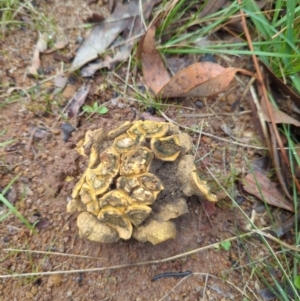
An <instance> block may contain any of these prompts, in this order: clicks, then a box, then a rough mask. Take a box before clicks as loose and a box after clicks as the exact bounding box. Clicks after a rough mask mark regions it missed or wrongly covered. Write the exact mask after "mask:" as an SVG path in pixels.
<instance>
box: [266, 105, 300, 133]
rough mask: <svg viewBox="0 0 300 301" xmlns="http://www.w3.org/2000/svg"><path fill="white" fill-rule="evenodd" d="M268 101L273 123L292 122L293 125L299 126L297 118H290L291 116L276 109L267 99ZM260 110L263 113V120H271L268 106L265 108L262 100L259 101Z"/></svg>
mask: <svg viewBox="0 0 300 301" xmlns="http://www.w3.org/2000/svg"><path fill="white" fill-rule="evenodd" d="M268 102H269V104H270V107H271V110H272V113H273V114H272V115H273V117H274V122H275V123H286V124H293V125H295V126H298V127H300V122H299V121H298V120H296V119H294V118H292V117H291V116H289V115H287V114H286V113H284V112H282V111H280V110H278V109H276V108H275V107H274V106H273V104H272V103H271V102H270V101H268ZM261 110H262V112H263V114H264V118H265V120H266V121H268V122H271V118H270V116H269V112H268V108H267V105H266V102H265V101H264V100H262V101H261Z"/></svg>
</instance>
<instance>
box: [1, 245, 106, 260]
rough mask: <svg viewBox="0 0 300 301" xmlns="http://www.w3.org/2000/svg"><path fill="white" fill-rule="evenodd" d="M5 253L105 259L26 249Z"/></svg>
mask: <svg viewBox="0 0 300 301" xmlns="http://www.w3.org/2000/svg"><path fill="white" fill-rule="evenodd" d="M3 251H7V252H20V253H21V252H24V253H33V254H46V255H55V256H66V257H68V256H69V257H78V258H88V259H97V260H103V259H105V258H100V257H94V256H86V255H76V254H67V253H60V252H50V251H48V252H47V251H36V250H24V249H11V248H8V249H3Z"/></svg>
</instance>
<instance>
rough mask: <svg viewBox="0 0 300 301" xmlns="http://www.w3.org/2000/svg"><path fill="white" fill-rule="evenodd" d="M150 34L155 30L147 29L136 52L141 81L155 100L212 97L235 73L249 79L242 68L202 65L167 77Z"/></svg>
mask: <svg viewBox="0 0 300 301" xmlns="http://www.w3.org/2000/svg"><path fill="white" fill-rule="evenodd" d="M154 35H155V27H151V28H150V29H149V30H148V32H147V33H146V35H145V37H144V39H143V40H142V42H141V46H140V49H139V51H138V53H139V56H140V57H141V59H142V66H143V76H144V79H145V82H146V84H147V85H148V87H149V88H150V89H151V90H152V91H153V92H154V94H156V95H157V96H158V97H187V96H196V97H208V96H213V95H216V94H218V93H220V92H223V91H224V90H226V88H227V87H228V86H229V85H230V83H231V81H232V80H233V78H234V76H235V74H236V73H237V72H241V73H243V74H246V75H249V76H253V74H252V73H251V72H249V71H247V70H245V69H240V68H224V67H222V66H221V65H218V64H215V63H211V62H202V63H196V64H193V65H191V66H189V67H187V68H184V69H182V70H181V71H179V72H178V73H176V74H175V75H174V76H173V77H172V78H170V76H169V74H168V72H167V70H166V68H165V66H164V62H163V60H162V58H161V56H160V54H159V52H158V51H157V49H156V47H155V39H154Z"/></svg>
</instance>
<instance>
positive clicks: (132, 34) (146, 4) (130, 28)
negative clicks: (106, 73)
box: [73, 0, 161, 76]
mask: <svg viewBox="0 0 300 301" xmlns="http://www.w3.org/2000/svg"><path fill="white" fill-rule="evenodd" d="M160 1H161V0H153V1H143V2H142V8H143V12H142V14H143V18H144V19H145V20H147V19H148V18H149V16H150V14H151V12H152V9H153V6H154V5H156V4H157V3H158V2H160ZM126 6H128V5H126ZM120 7H121V6H120V5H118V6H116V8H115V12H114V14H113V15H112V17H115V15H117V12H116V10H117V9H120ZM137 9H138V8H137ZM112 17H111V18H112ZM106 23H107V21H106ZM100 25H102V24H100ZM100 25H99V26H100ZM121 25H122V26H123V27H124V29H123V28H120V29H121V31H123V33H122V35H121V36H119V37H118V39H117V40H116V41H114V42H113V44H110V45H109V44H108V43H107V45H104V44H103V42H102V41H99V42H101V43H102V44H101V46H102V47H103V49H102V50H101V49H100V48H99V49H98V51H99V53H101V51H102V52H104V51H105V50H106V48H105V47H108V46H109V47H110V48H111V49H113V54H112V55H105V56H104V59H102V58H98V59H97V60H96V61H95V62H92V63H90V64H89V65H88V66H86V67H84V68H83V69H82V70H81V74H82V76H92V75H93V74H94V73H95V72H96V71H97V70H99V69H102V68H105V67H106V68H108V69H112V68H113V67H114V66H115V64H116V63H118V62H121V61H124V60H126V59H127V58H128V57H129V56H130V54H131V51H132V48H133V47H134V45H135V44H136V42H137V41H138V40H139V39H140V37H141V35H142V34H143V33H144V25H143V22H142V20H141V14H140V13H139V10H138V15H137V16H136V17H132V18H129V22H128V23H126V24H125V23H122V24H121ZM101 30H104V31H105V30H107V29H106V27H105V26H102V27H101V28H99V31H100V32H101ZM118 34H119V33H118ZM118 34H117V35H118ZM100 38H101V35H100ZM100 38H99V37H98V39H100ZM95 43H96V42H95ZM104 48H105V49H104ZM73 65H74V63H73Z"/></svg>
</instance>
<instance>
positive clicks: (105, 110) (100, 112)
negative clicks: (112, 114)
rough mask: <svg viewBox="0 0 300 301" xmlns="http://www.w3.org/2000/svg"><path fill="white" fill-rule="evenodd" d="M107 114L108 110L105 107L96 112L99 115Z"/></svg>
mask: <svg viewBox="0 0 300 301" xmlns="http://www.w3.org/2000/svg"><path fill="white" fill-rule="evenodd" d="M107 112H108V108H107V107H100V108H99V109H98V110H97V113H99V114H106V113H107Z"/></svg>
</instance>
